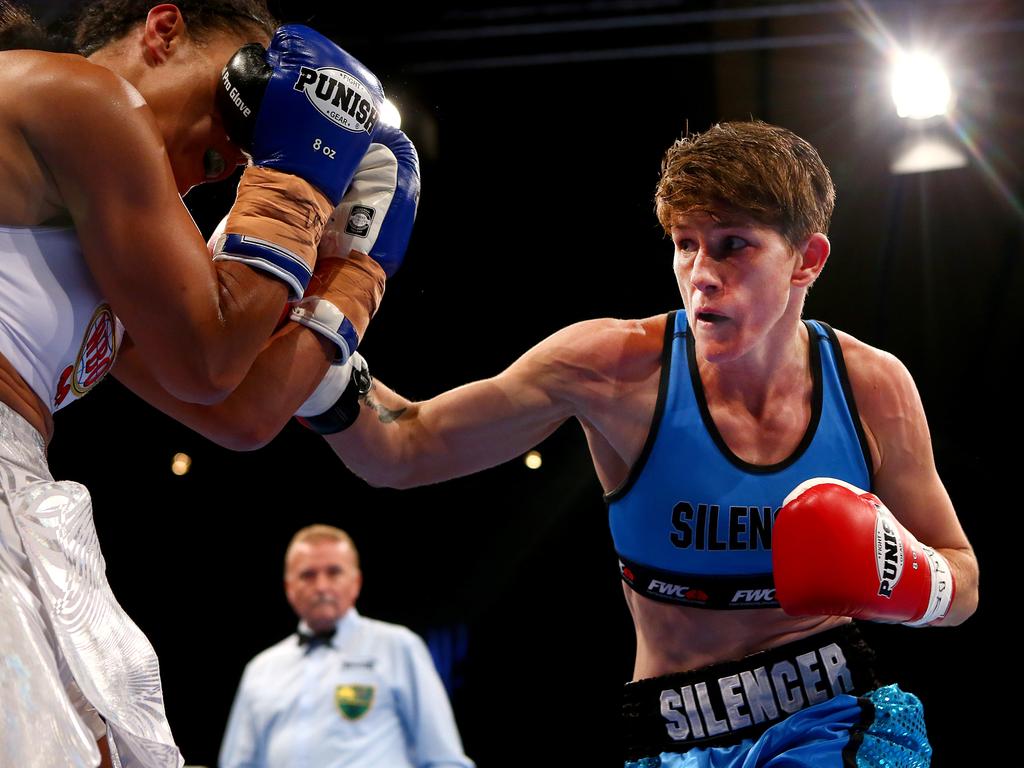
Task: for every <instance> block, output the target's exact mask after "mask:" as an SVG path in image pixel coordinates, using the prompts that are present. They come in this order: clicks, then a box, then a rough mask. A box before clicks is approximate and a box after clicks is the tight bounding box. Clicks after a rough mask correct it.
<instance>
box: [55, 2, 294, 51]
mask: <svg viewBox="0 0 1024 768" xmlns="http://www.w3.org/2000/svg"><path fill="white" fill-rule="evenodd" d="M174 5H175V6H177V8H178V10H180V11H181V15H182V17H183V18H184V19H185V26H186V28H187V30H188V34H189V35H190V36H191V37H192V38H193V39H195V40H199V41H202V40H203V39H204V38H205V36H206V35H208V34H209V33H211V32H239V31H245V32H252V33H254V35H255V37H261V36H263V37H267V38H269V37H272V36H273V34H274V30H275V29H276V28H277V26H278V23H277V20H276V19H274V17H273V16H271V14H270V11H269V10H268V9H267V4H266V2H264V1H263V0H181V2H176V3H174ZM152 7H153V3H152V0H98V1H97V2H90V3H87V4H86V5H85V6H84V7H83V9H82V12H81V13H80V14H79V17H78V20H77V22H76V23H75V42H76V43H77V45H78V48H79V50H80V51H81V53H82V55H83V56H88V55H90V54H91V53H94V52H96V51H98V50H99V49H100V48H102V47H103V46H105V45H106V44H107V43H110V42H112V41H114V40H118V39H120V38H122V37H124V36H125V35H126V34H128V31H129V30H130V29H131V28H132V27H134V26H135V25H137V24H141V23H143V22H145V20H146V17H147V16H148V15H149V10H150V9H151V8H152Z"/></svg>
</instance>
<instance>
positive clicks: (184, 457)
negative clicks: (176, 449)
mask: <svg viewBox="0 0 1024 768" xmlns="http://www.w3.org/2000/svg"><path fill="white" fill-rule="evenodd" d="M191 468H192V457H191V456H189V455H188V454H187V453H176V454H174V459H173V460H172V461H171V472H173V473H174V474H176V475H178V476H181V475H184V474H185V473H186V472H188V471H189V469H191Z"/></svg>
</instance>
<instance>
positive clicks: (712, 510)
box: [606, 311, 871, 609]
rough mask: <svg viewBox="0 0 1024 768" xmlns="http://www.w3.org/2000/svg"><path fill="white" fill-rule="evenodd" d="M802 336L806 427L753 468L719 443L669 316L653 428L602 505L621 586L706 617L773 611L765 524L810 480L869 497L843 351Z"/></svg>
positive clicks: (682, 330) (685, 340) (814, 334)
mask: <svg viewBox="0 0 1024 768" xmlns="http://www.w3.org/2000/svg"><path fill="white" fill-rule="evenodd" d="M804 323H805V325H806V326H807V329H808V332H809V334H810V340H811V344H810V363H811V365H810V367H811V374H812V377H813V394H812V403H811V419H810V422H809V423H808V425H807V431H806V432H805V434H804V436H803V439H801V441H800V444H799V445H798V446H797V447H796V449H795V450H794V451H793V453H792V455H791V456H789V457H788V458H787V459H785V460H784V461H781V462H779V463H777V464H772V465H757V464H750V463H748V462H745V461H743V460H742V459H740V458H739V457H738V456H736V455H735V454H734V453H733V452H732V451H731V450H729V447H728V446H727V445H726V443H725V441H724V440H723V439H722V436H721V435H720V434H719V432H718V429H717V427H716V426H715V423H714V421H713V420H712V418H711V414H710V412H709V411H708V406H707V401H706V399H705V396H704V388H703V385H702V384H701V380H700V375H699V374H698V372H697V360H696V352H695V350H694V344H693V336H692V334H691V333H690V331H689V328H688V326H687V322H686V313H685V312H684V311H679V312H673V313H671V314H669V316H668V321H667V323H666V328H665V347H664V351H663V353H662V366H661V382H660V385H659V390H658V400H657V405H656V407H655V410H654V417H653V419H652V421H651V430H650V432H649V433H648V435H647V441H646V443H645V444H644V447H643V450H642V451H641V453H640V458H639V459H638V460H637V462H636V465H635V466H634V467H633V469H632V470H631V471H630V474H629V477H628V478H627V479H626V481H625V482H624V483H623V484H622V485H621V486H620V487H619V488H617V489H616V490H614V491H612V492H611V493H609V494H608V495H607V496H606V500H607V501H608V516H609V522H610V525H611V532H612V540H613V541H614V544H615V550H616V552H617V553H618V555H619V568H620V570H621V573H622V578H623V580H624V581H625V582H626V583H627V584H628V585H629V586H630V587H631V588H632V589H634V590H635V591H637V592H639V593H640V594H642V595H644V596H646V597H650V598H652V599H655V600H660V601H664V602H671V603H678V604H681V605H690V606H696V607H704V608H717V609H730V608H772V607H777V606H778V602H777V601H776V600H775V588H774V583H773V580H772V553H771V542H772V523H773V522H774V519H775V515H776V513H777V512H778V509H779V507H780V506H781V505H782V501H783V499H784V498H785V497H786V496H787V495H788V494H789V492H790V491H792V490H793V489H794V488H795V487H796V486H797V485H799V484H800V483H802V482H803V481H805V480H808V479H810V478H812V477H834V478H839V479H840V480H845V481H846V482H848V483H852V484H854V485H856V486H858V487H860V488H864V489H865V490H869V489H870V488H871V469H870V467H871V459H870V453H869V452H868V445H867V440H866V439H865V436H864V431H863V428H862V427H861V423H860V418H859V417H858V415H857V407H856V403H855V402H854V399H853V393H852V391H851V389H850V383H849V380H848V377H847V375H846V366H845V364H844V362H843V355H842V350H841V349H840V346H839V340H838V339H837V338H836V335H835V332H834V331H833V330H832V329H831V328H830V327H829V326H827V325H826V324H824V323H821V322H817V321H813V320H810V321H804Z"/></svg>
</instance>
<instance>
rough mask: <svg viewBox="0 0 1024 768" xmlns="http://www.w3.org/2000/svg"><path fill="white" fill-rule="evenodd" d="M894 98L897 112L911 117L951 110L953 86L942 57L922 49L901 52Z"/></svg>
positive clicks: (893, 77) (915, 118)
mask: <svg viewBox="0 0 1024 768" xmlns="http://www.w3.org/2000/svg"><path fill="white" fill-rule="evenodd" d="M892 100H893V102H894V103H895V104H896V114H898V115H899V116H900V117H903V118H907V119H909V120H927V119H928V118H930V117H939V116H940V115H945V114H948V113H949V110H950V109H951V108H952V106H953V89H952V87H951V86H950V84H949V76H948V75H947V74H946V69H945V67H943V66H942V62H941V61H939V59H938V57H936V56H934V55H933V54H930V53H924V52H922V51H916V52H913V53H901V54H899V55H898V56H897V57H896V61H895V64H894V66H893V72H892Z"/></svg>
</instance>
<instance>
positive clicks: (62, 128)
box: [4, 51, 163, 155]
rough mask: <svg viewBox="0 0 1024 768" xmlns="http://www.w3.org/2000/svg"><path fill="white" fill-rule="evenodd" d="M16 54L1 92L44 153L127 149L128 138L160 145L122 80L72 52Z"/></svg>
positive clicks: (148, 114) (149, 118)
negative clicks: (9, 78)
mask: <svg viewBox="0 0 1024 768" xmlns="http://www.w3.org/2000/svg"><path fill="white" fill-rule="evenodd" d="M19 53H24V54H25V55H24V57H23V58H21V59H19V61H18V62H17V67H16V74H15V76H14V78H13V81H8V82H5V83H4V88H5V93H6V94H7V95H8V97H9V101H10V104H11V109H12V110H13V112H11V114H13V115H15V119H16V120H17V121H18V123H19V127H20V128H21V129H22V130H23V132H24V133H25V135H26V137H27V138H28V140H29V141H30V143H32V144H33V146H35V147H37V148H38V149H42V150H43V151H44V153H45V151H46V150H47V149H52V150H56V151H57V153H58V154H60V155H63V154H65V153H66V152H76V153H77V154H83V153H84V152H85V151H90V150H93V149H96V148H97V147H98V146H100V145H104V146H109V147H111V148H114V147H119V148H122V149H123V150H125V151H127V149H126V145H125V143H124V141H125V138H126V137H127V136H129V135H132V134H134V135H136V136H138V137H145V140H146V141H147V143H150V142H151V141H157V142H159V143H161V144H162V143H163V139H162V136H161V133H160V130H159V126H158V125H157V123H156V118H155V117H154V116H153V113H152V110H151V109H150V108H149V106H148V105H147V104H146V101H145V99H143V98H142V95H141V94H140V93H139V92H138V91H137V90H136V89H135V87H134V86H133V85H132V84H131V83H129V82H128V81H127V80H125V79H124V78H122V77H121V76H119V75H117V74H115V73H114V72H112V71H111V70H109V69H107V68H106V67H103V66H99V65H97V64H93V63H91V62H89V61H88V60H86V59H84V58H82V57H81V56H77V55H73V54H55V53H44V52H39V51H24V52H19ZM8 84H9V85H10V86H11V87H10V89H8V88H7V86H8ZM5 101H6V100H5ZM5 111H6V110H5ZM129 146H130V145H129ZM78 150H82V151H78Z"/></svg>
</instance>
